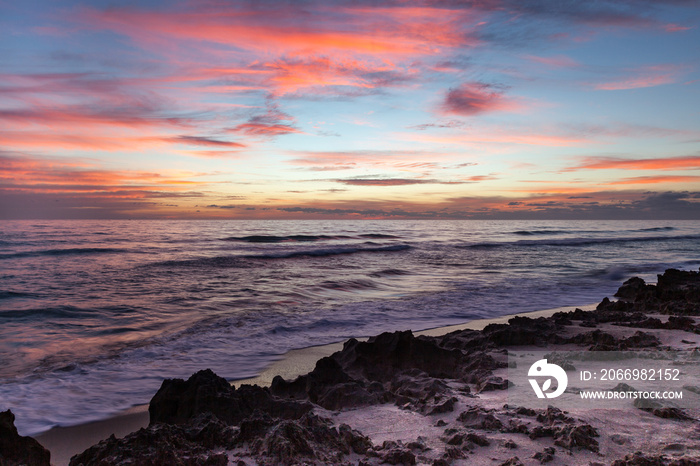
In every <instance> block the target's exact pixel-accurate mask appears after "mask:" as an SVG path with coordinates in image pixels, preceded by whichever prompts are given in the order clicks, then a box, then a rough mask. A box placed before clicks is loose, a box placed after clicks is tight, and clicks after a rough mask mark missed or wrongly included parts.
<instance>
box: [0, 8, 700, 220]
mask: <svg viewBox="0 0 700 466" xmlns="http://www.w3.org/2000/svg"><path fill="white" fill-rule="evenodd" d="M119 5H120V4H116V6H115V4H114V3H113V2H108V1H106V0H105V1H102V0H98V1H90V2H87V1H82V2H81V1H78V0H75V1H69V0H61V1H55V2H41V1H32V2H14V3H12V2H0V10H1V11H2V14H1V15H0V26H1V27H2V32H0V34H2V36H3V40H2V46H1V50H2V53H1V54H0V62H1V63H2V70H3V71H2V73H1V74H0V218H183V219H190V218H231V219H235V218H261V219H264V218H295V219H304V218H309V219H319V218H320V219H324V218H328V219H336V218H394V219H397V218H652V217H659V218H666V217H668V216H669V215H670V216H671V217H673V218H692V219H697V218H700V201H699V200H700V171H699V170H700V124H699V123H700V110H698V109H699V108H700V69H699V67H700V63H699V62H698V56H697V46H696V45H695V44H698V43H700V21H699V20H700V8H699V7H698V4H697V3H696V2H687V1H683V0H674V1H663V2H662V1H654V0H649V1H644V2H623V1H618V0H606V1H602V2H594V3H590V2H570V3H567V4H566V8H564V7H561V6H558V7H556V8H554V7H551V8H550V7H547V6H546V3H542V2H529V1H515V0H513V1H510V0H486V1H479V2H450V1H447V2H431V1H412V0H411V1H401V2H398V1H397V2H383V3H377V2H363V1H360V2H355V1H353V2H343V1H340V2H311V3H303V4H296V3H294V2H282V3H278V2H272V1H263V2H236V1H224V0H212V1H206V2H194V1H181V2H161V1H157V0H155V1H146V2H124V3H123V6H119Z"/></svg>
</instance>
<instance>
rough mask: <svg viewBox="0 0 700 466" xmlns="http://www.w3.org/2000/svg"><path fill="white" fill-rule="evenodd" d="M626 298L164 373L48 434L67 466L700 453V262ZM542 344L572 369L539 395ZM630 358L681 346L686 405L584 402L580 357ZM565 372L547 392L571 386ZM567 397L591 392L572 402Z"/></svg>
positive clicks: (662, 461) (594, 461) (509, 460)
mask: <svg viewBox="0 0 700 466" xmlns="http://www.w3.org/2000/svg"><path fill="white" fill-rule="evenodd" d="M617 296H618V298H620V299H619V301H610V300H608V299H607V298H605V299H604V300H603V301H602V302H601V303H600V304H598V305H589V306H584V307H582V308H573V307H572V308H557V309H549V310H544V311H538V312H533V313H527V314H523V315H512V316H504V317H501V318H497V319H486V320H480V321H476V320H475V321H471V322H468V323H465V324H463V325H455V326H450V327H442V328H436V329H431V330H426V331H422V332H416V334H413V333H411V332H410V331H403V332H393V333H383V334H381V335H378V336H374V337H370V338H369V339H363V340H362V341H360V340H355V339H351V340H349V341H346V342H344V343H336V344H332V345H325V346H317V347H310V348H305V349H300V350H294V351H290V352H289V353H287V354H285V355H284V356H283V357H282V358H280V360H278V361H276V362H275V363H273V364H271V365H270V366H269V367H268V368H267V369H266V370H265V371H263V372H262V373H261V374H260V375H259V376H258V377H255V378H253V379H246V380H239V381H236V382H235V383H234V384H229V383H228V382H226V381H225V380H224V379H221V378H220V377H218V376H216V375H215V374H214V373H213V372H211V371H209V370H206V371H204V370H203V371H200V372H197V373H196V374H194V375H193V376H192V377H190V379H189V380H187V381H184V380H168V381H165V382H164V383H163V385H162V387H161V389H160V390H159V391H158V393H157V394H156V395H155V396H154V397H153V399H152V400H151V403H150V406H138V407H135V408H133V409H132V410H129V411H128V412H125V413H123V414H121V415H119V416H115V417H113V418H111V419H107V420H104V421H99V422H94V423H90V424H85V425H79V426H75V427H66V428H55V429H52V430H51V431H49V432H46V433H44V434H42V435H40V436H37V439H38V441H39V442H40V443H41V444H43V445H44V446H45V447H47V448H48V449H49V450H50V451H51V463H52V464H54V465H57V466H58V465H66V464H69V463H70V464H71V465H76V466H77V465H80V464H83V465H92V464H202V465H204V464H239V465H240V464H261V465H267V464H362V465H370V464H432V465H444V464H477V465H481V464H484V465H486V464H489V465H490V464H494V465H500V466H516V465H536V464H544V463H547V464H552V465H589V466H593V465H596V466H597V465H608V464H609V465H613V466H625V465H647V464H649V465H694V464H700V427H699V424H698V421H697V420H698V418H700V410H699V409H698V407H699V406H700V375H699V374H698V371H697V366H698V364H697V362H696V360H697V358H698V356H697V354H698V351H699V349H700V331H699V329H700V328H699V327H698V323H697V321H696V318H695V317H694V316H695V315H697V314H698V311H699V303H700V299H699V298H700V273H697V272H679V271H674V270H669V271H667V272H666V273H665V274H664V275H663V276H662V275H660V276H659V283H658V284H657V285H647V284H646V283H644V281H643V280H641V279H631V280H628V281H627V282H625V284H624V285H623V286H622V287H621V288H620V289H619V290H618V293H617ZM542 354H544V355H545V356H544V357H545V358H549V360H550V361H554V363H551V364H550V365H556V366H557V367H559V368H563V369H561V372H562V373H564V372H566V373H567V374H568V386H567V382H566V381H564V382H563V385H562V391H563V395H562V396H561V399H558V400H554V399H553V398H552V399H543V400H538V399H537V398H536V397H535V396H534V395H533V393H532V392H531V391H530V387H528V384H527V383H526V381H525V377H521V376H519V375H518V371H519V370H521V369H518V368H519V367H524V368H525V369H527V367H530V364H531V361H532V358H535V359H536V358H538V357H542V356H541V355H542ZM620 354H624V358H623V360H625V361H627V362H626V364H628V366H629V367H632V366H631V365H630V364H632V362H633V361H632V362H630V360H629V358H632V357H634V358H638V357H640V356H631V355H640V354H641V355H642V356H641V357H642V358H643V364H644V366H643V367H647V366H648V367H649V368H650V370H651V367H652V365H653V364H656V365H657V366H658V365H659V364H661V362H659V361H664V359H663V358H662V357H661V355H663V354H671V355H672V362H671V363H670V365H669V366H668V367H667V368H666V369H663V370H664V371H666V373H668V371H671V373H674V371H675V373H676V374H677V375H676V377H678V380H680V381H679V382H678V383H677V384H676V385H675V386H674V385H673V383H674V382H668V383H667V384H666V386H667V387H672V386H673V387H676V388H678V390H682V391H683V398H684V399H683V400H682V401H683V403H677V402H674V401H671V402H669V401H667V400H665V399H664V400H657V399H653V400H647V399H645V400H641V399H637V398H641V395H640V394H642V393H646V392H644V391H643V390H645V386H646V385H645V383H644V382H643V381H642V380H641V379H640V378H636V379H634V381H632V379H631V378H627V379H624V380H627V381H628V383H623V382H621V380H622V379H619V378H618V379H613V380H610V381H609V382H608V383H607V385H604V386H605V390H602V392H603V393H604V394H608V393H612V392H615V393H616V395H615V397H614V398H615V400H618V399H619V400H618V401H615V402H614V404H612V405H611V404H610V403H608V404H607V405H606V404H592V403H591V402H588V403H584V402H581V399H582V398H584V397H583V396H582V395H581V394H582V393H583V392H584V391H585V390H587V385H586V383H587V382H586V381H590V380H591V377H588V378H586V377H584V376H583V375H582V374H583V373H584V372H586V371H581V370H578V369H577V368H575V367H574V365H573V364H572V362H573V361H574V359H571V358H573V357H574V356H575V355H579V357H580V358H579V359H577V360H575V362H574V364H575V365H576V366H577V367H578V368H579V369H580V368H582V367H586V368H590V369H591V370H593V371H594V372H590V373H591V374H593V373H596V374H599V373H602V372H603V371H607V370H608V368H610V367H612V366H611V365H613V364H614V363H613V362H611V361H617V360H616V359H610V358H609V357H608V356H609V355H620ZM537 355H540V356H537ZM562 355H565V356H562ZM581 355H583V357H581ZM599 356H605V357H604V358H603V359H601V360H600V361H603V362H602V363H601V362H598V363H596V362H595V361H596V360H597V359H596V357H599ZM519 357H520V358H523V357H526V359H525V360H524V362H525V361H526V364H524V365H523V364H521V362H520V360H517V358H519ZM527 357H530V359H527ZM514 358H516V359H514ZM566 358H569V359H566ZM644 358H646V359H644ZM591 361H593V362H591ZM635 361H636V359H635ZM650 361H651V362H650ZM669 361H670V360H669ZM541 362H542V361H538V362H536V364H532V366H531V367H530V372H528V374H527V375H533V373H532V371H533V368H534V367H535V366H536V365H537V364H540V363H541ZM544 363H545V366H546V365H547V364H548V363H547V359H544ZM596 364H597V365H596ZM584 365H585V366H584ZM620 367H621V366H620ZM654 367H656V366H654ZM659 367H661V366H659ZM538 370H539V369H538ZM619 370H622V369H619ZM619 370H618V372H617V373H618V376H617V377H621V375H619V374H621V373H624V370H623V371H622V372H619ZM655 370H656V369H653V370H652V372H650V373H652V374H654V373H655V372H654V371H655ZM628 372H629V373H630V374H632V371H631V369H630V370H629V371H628ZM614 373H615V371H612V372H611V374H614ZM659 373H661V369H659ZM535 375H537V374H535ZM577 377H578V378H577ZM614 377H615V376H613V378H614ZM555 378H556V383H555V386H554V387H550V382H551V380H550V381H549V382H547V383H544V384H542V385H541V387H542V388H541V390H542V391H547V390H549V394H547V395H546V396H545V395H543V396H542V397H541V398H546V397H549V396H550V395H551V393H552V392H551V391H552V390H555V389H556V390H557V391H558V392H559V390H558V384H561V383H562V380H561V379H560V378H559V377H555ZM566 378H567V377H566V376H565V379H566ZM596 378H597V377H596ZM666 380H671V379H666ZM530 383H531V384H533V382H530ZM591 383H593V382H592V381H591ZM251 384H253V385H251ZM633 385H634V386H636V387H638V388H635V387H633ZM647 385H648V384H647ZM538 386H539V385H538ZM593 386H595V383H594V384H593ZM652 386H653V387H654V388H659V386H658V383H657V385H653V384H652ZM261 387H266V388H261ZM514 387H515V388H514ZM523 387H525V389H526V392H527V396H526V397H525V398H524V400H525V401H524V402H522V403H521V402H520V400H519V399H518V398H517V394H518V390H521V392H520V393H523V392H522V389H523ZM533 387H534V384H533ZM564 388H566V390H564ZM622 392H624V396H623V395H619V396H618V394H619V393H622ZM659 393H660V392H659ZM561 394H562V393H561V392H560V393H559V394H558V395H556V396H559V395H561ZM632 395H634V397H633V396H632ZM567 397H568V399H573V400H574V401H575V400H578V402H576V401H575V404H570V405H562V404H561V403H563V402H564V401H562V400H565V399H566V398H567ZM620 397H622V398H620ZM607 398H613V397H612V396H608V397H607ZM514 400H517V401H515V403H514ZM678 401H680V400H678ZM557 403H559V404H560V406H562V407H563V408H565V409H560V408H559V407H557V406H555V405H556V404H557ZM111 435H114V437H110V436H111ZM104 439H106V440H104ZM98 442H99V443H98ZM91 445H94V446H91ZM174 445H177V447H174ZM83 450H85V451H84V452H83ZM81 452H82V453H81ZM76 454H78V456H73V455H76ZM71 458H72V459H71ZM133 461H136V463H133ZM37 464H38V463H37Z"/></svg>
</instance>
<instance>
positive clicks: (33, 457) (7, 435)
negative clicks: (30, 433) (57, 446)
mask: <svg viewBox="0 0 700 466" xmlns="http://www.w3.org/2000/svg"><path fill="white" fill-rule="evenodd" d="M50 459H51V454H50V453H49V451H48V450H47V449H46V448H44V447H43V446H41V444H40V443H39V442H37V441H36V440H34V439H33V438H31V437H22V436H20V435H19V433H18V432H17V428H16V427H15V415H14V414H12V411H10V410H9V409H8V410H7V411H4V412H0V465H2V466H15V465H17V466H19V465H25V464H26V465H31V466H44V465H46V466H49V462H50Z"/></svg>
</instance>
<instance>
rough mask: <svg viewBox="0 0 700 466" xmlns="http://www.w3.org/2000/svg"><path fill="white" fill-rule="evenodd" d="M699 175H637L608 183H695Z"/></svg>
mask: <svg viewBox="0 0 700 466" xmlns="http://www.w3.org/2000/svg"><path fill="white" fill-rule="evenodd" d="M696 182H700V176H638V177H635V178H625V179H622V180H618V181H613V182H611V183H609V184H657V183H696Z"/></svg>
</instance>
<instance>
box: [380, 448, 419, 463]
mask: <svg viewBox="0 0 700 466" xmlns="http://www.w3.org/2000/svg"><path fill="white" fill-rule="evenodd" d="M381 460H382V463H387V464H416V455H414V454H413V452H412V451H411V450H408V449H405V448H393V449H391V450H389V451H387V452H386V453H384V454H383V455H381Z"/></svg>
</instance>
